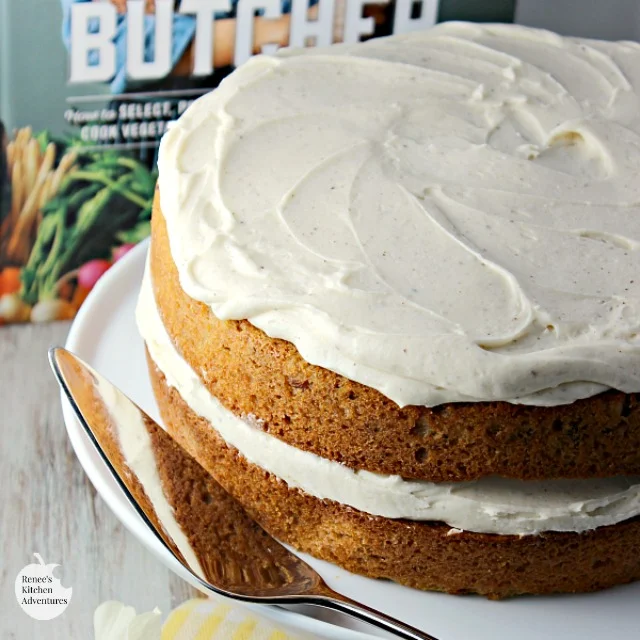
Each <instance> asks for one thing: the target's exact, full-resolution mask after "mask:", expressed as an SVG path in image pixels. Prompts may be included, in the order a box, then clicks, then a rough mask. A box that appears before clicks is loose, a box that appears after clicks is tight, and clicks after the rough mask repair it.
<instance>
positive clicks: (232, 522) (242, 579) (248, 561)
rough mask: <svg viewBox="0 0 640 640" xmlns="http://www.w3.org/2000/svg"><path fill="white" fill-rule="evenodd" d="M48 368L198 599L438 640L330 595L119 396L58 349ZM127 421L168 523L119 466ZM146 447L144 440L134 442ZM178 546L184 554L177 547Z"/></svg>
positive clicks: (123, 463)
mask: <svg viewBox="0 0 640 640" xmlns="http://www.w3.org/2000/svg"><path fill="white" fill-rule="evenodd" d="M49 361H50V363H51V367H52V369H53V371H54V373H55V376H56V378H57V380H58V382H59V383H60V386H61V387H62V390H63V391H64V393H65V395H66V397H67V398H68V399H69V402H70V403H71V405H72V407H73V409H74V411H75V413H76V415H77V417H78V419H79V421H80V423H81V424H82V426H83V427H84V429H85V431H86V432H87V434H88V436H89V439H90V441H91V442H92V443H93V445H94V447H95V448H96V450H97V451H98V453H99V454H100V455H101V457H102V459H103V460H104V462H105V464H106V466H107V468H108V469H109V471H110V472H111V473H112V475H113V476H114V478H115V479H116V481H117V482H118V484H119V485H120V487H121V489H122V491H123V492H124V494H125V496H126V497H127V499H128V500H129V502H130V504H131V506H132V507H133V508H134V509H135V510H136V511H137V512H138V514H139V515H140V516H141V518H142V519H143V521H144V522H145V523H146V524H147V526H148V527H149V529H151V531H152V532H153V533H154V534H155V536H156V537H157V538H158V540H159V541H160V542H161V543H162V545H163V546H164V547H165V548H166V549H167V551H169V553H170V554H171V555H172V556H173V557H174V558H175V559H176V560H177V561H178V562H180V564H182V565H183V566H184V568H185V569H186V570H187V571H189V573H190V574H191V575H192V576H193V578H194V580H195V581H196V582H197V583H198V584H199V585H200V587H201V588H202V590H203V591H205V592H210V593H214V594H218V595H222V596H225V597H227V598H233V599H235V600H240V601H244V602H251V603H259V604H269V605H294V604H306V605H316V606H320V607H325V608H327V609H332V610H335V611H339V612H341V613H345V614H348V615H350V616H353V617H355V618H358V619H360V620H363V621H364V622H367V623H369V624H371V625H373V626H376V627H378V628H380V629H384V630H385V631H389V632H391V633H394V634H395V635H397V636H398V637H400V638H406V639H408V640H437V639H436V638H434V636H431V635H429V634H427V633H424V632H423V631H420V630H418V629H415V628H414V627H411V626H409V625H407V624H405V623H403V622H401V621H399V620H395V619H394V618H392V617H390V616H387V615H386V614H384V613H381V612H379V611H376V610H374V609H371V608H370V607H367V606H366V605H363V604H360V603H358V602H355V601H354V600H351V599H350V598H347V597H346V596H343V595H341V594H339V593H337V592H335V591H333V590H332V589H330V588H329V587H328V586H327V585H326V584H325V583H324V581H323V580H322V578H321V577H320V576H319V575H318V573H317V572H316V571H314V570H313V569H312V568H311V567H310V566H309V565H308V564H307V563H305V562H304V561H303V560H301V559H300V558H298V557H297V556H296V555H294V554H293V553H291V552H290V551H288V550H287V549H286V548H285V547H284V546H282V545H281V544H280V543H279V542H277V541H276V540H275V539H274V538H272V537H271V536H270V535H269V534H268V533H267V532H266V531H264V529H262V528H261V527H260V526H259V525H258V524H257V523H256V522H255V521H254V520H253V519H252V518H251V517H250V516H249V515H248V514H247V513H246V512H245V511H244V509H243V508H242V507H241V505H240V504H239V503H238V502H237V501H236V500H235V499H234V498H233V497H232V496H231V495H230V494H228V493H227V492H226V491H225V490H224V489H223V488H222V487H221V486H220V485H219V484H218V483H217V482H216V481H215V480H214V479H213V478H212V477H211V476H210V475H209V474H208V473H207V472H206V471H205V470H204V469H203V468H202V467H200V465H199V464H198V463H197V462H196V461H195V460H194V459H193V458H192V457H191V456H190V455H189V454H188V453H187V452H186V451H185V450H184V449H182V447H181V446H180V445H179V444H178V443H177V442H175V440H173V439H172V438H171V436H169V434H168V433H166V432H165V431H164V430H163V429H162V428H161V427H159V426H158V425H157V424H156V423H155V422H154V421H153V420H152V419H151V418H150V417H149V416H148V415H147V414H146V413H144V412H143V411H142V410H141V409H140V408H139V407H138V406H137V405H136V404H134V403H133V402H132V401H131V400H130V399H129V398H128V397H127V396H126V395H125V394H124V393H123V392H122V391H120V390H119V389H117V388H116V387H115V386H114V385H112V384H111V383H110V382H108V381H107V380H106V379H105V378H103V377H102V376H100V375H99V374H98V373H97V372H95V371H94V370H93V369H92V368H91V367H89V365H87V364H86V363H84V362H83V361H82V360H80V359H79V358H77V357H76V356H74V355H73V354H72V353H70V352H69V351H67V350H65V349H62V348H57V347H54V348H52V349H51V350H50V351H49ZM106 398H109V401H110V403H111V406H112V407H113V406H114V404H113V403H114V401H115V402H117V403H118V406H120V407H124V409H125V411H119V412H118V415H120V416H122V415H127V416H129V419H128V420H127V421H122V422H121V423H116V422H115V420H116V418H115V414H114V413H113V412H112V411H111V410H110V408H109V404H108V403H107V401H106ZM131 418H135V419H136V421H137V424H138V425H140V424H143V425H144V429H146V432H147V434H148V436H149V438H148V443H149V448H150V450H151V452H152V455H153V457H152V458H151V460H152V461H153V465H154V466H155V471H154V472H157V474H158V476H159V477H160V479H161V483H160V484H161V491H162V493H163V495H164V498H165V499H166V502H167V503H168V504H169V505H170V506H171V508H172V513H171V515H170V516H169V518H170V519H171V522H168V517H167V514H164V516H163V515H162V514H159V513H158V511H161V509H156V508H155V507H154V504H153V503H152V499H151V498H150V497H149V495H148V494H147V491H145V489H144V488H143V482H142V480H141V479H140V478H139V477H138V476H137V475H136V473H135V472H134V471H133V469H132V468H131V467H130V466H129V465H128V464H127V462H126V461H125V458H124V454H123V450H122V447H121V442H120V439H119V437H118V433H120V429H127V424H126V423H130V422H131ZM119 419H120V420H121V418H119ZM140 419H141V421H142V422H141V423H140ZM125 422H126V423H125ZM130 427H131V425H130ZM143 435H144V434H143ZM145 440H146V436H145V438H144V439H142V440H141V441H145ZM158 462H161V463H162V462H164V464H158ZM167 463H169V464H168V466H169V467H170V468H171V469H172V475H171V482H166V481H165V479H164V478H163V477H162V473H163V472H166V469H167ZM176 469H177V470H178V471H177V472H176ZM163 470H164V471H163ZM180 474H182V476H180ZM150 493H151V492H150ZM157 504H158V502H157V501H156V505H157ZM194 507H195V508H194ZM195 514H197V515H195ZM176 522H178V524H179V527H180V529H181V533H180V536H182V534H184V536H186V539H187V540H188V546H189V552H188V553H186V552H185V553H184V554H183V553H182V552H181V551H180V549H179V544H177V542H176V540H174V537H172V535H171V534H170V533H168V532H169V531H174V532H175V523H176ZM182 545H183V546H182V549H183V551H185V547H184V540H183V541H182ZM191 552H193V553H191Z"/></svg>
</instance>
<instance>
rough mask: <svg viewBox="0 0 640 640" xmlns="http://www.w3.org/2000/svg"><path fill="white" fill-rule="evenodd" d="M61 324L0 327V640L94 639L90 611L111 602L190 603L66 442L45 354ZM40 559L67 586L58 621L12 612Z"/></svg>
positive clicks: (62, 331) (61, 332)
mask: <svg viewBox="0 0 640 640" xmlns="http://www.w3.org/2000/svg"><path fill="white" fill-rule="evenodd" d="M68 330H69V324H68V323H53V324H47V325H33V326H31V325H22V326H13V327H0V638H1V639H2V640H10V639H15V640H31V639H32V638H47V639H48V640H70V639H71V640H73V639H75V638H79V639H80V638H82V639H85V638H86V639H89V640H90V639H91V638H93V612H94V610H95V608H96V607H97V606H98V605H99V604H100V603H101V602H103V601H105V600H120V601H122V602H125V603H126V604H129V605H132V606H134V607H135V608H136V609H137V610H138V611H139V612H141V611H148V610H151V609H153V607H155V606H157V607H159V608H160V609H161V611H162V612H163V613H166V612H168V611H169V610H170V609H172V608H173V607H175V606H176V605H177V604H179V603H180V602H183V601H184V600H186V599H188V598H190V597H192V596H193V595H195V591H193V590H192V589H191V588H190V587H189V586H188V585H186V584H185V583H184V582H182V581H181V580H180V579H179V578H177V577H175V576H173V575H172V574H171V573H170V572H169V571H168V570H167V569H165V568H164V567H163V566H162V565H161V564H160V563H159V562H157V560H155V559H154V557H153V556H152V555H151V554H150V552H149V551H147V550H146V549H145V548H144V547H142V545H141V544H140V543H139V542H138V541H137V540H136V539H135V538H134V537H133V536H132V535H131V534H129V532H128V531H126V529H125V528H124V527H123V526H122V525H121V524H120V523H119V522H118V521H117V520H116V517H115V516H114V515H113V514H112V513H111V512H110V511H109V510H108V508H107V506H106V505H105V504H104V503H103V502H102V500H101V499H100V498H99V497H98V496H97V495H96V492H95V490H94V489H93V486H92V485H91V483H90V482H89V480H88V479H87V478H86V476H85V475H84V472H83V471H82V468H81V467H80V463H79V462H78V460H77V459H76V456H75V454H74V452H73V450H72V448H71V444H70V443H69V441H68V439H67V434H66V431H65V427H64V423H63V420H62V410H61V408H60V396H59V392H58V387H57V384H56V382H55V381H54V379H53V376H52V374H51V371H50V370H49V365H48V361H47V349H48V347H49V346H51V345H54V344H57V345H61V344H64V342H65V339H66V335H67V331H68ZM34 552H37V553H39V554H40V555H41V556H42V557H43V559H44V560H45V562H46V563H47V564H50V563H55V564H59V565H61V566H60V567H59V568H58V569H56V576H58V577H59V578H60V579H61V581H62V585H63V586H64V587H66V588H68V587H72V588H73V594H72V597H71V604H70V605H69V607H68V608H67V610H66V611H65V612H64V613H63V614H62V615H61V616H60V617H58V618H56V619H54V620H51V621H48V622H39V621H35V620H32V619H31V618H30V617H29V616H27V614H26V613H24V612H23V611H22V609H20V607H19V606H18V603H17V601H16V598H15V594H14V582H15V579H16V576H17V575H18V573H19V572H20V570H21V569H22V568H23V567H24V566H25V565H27V564H31V563H32V562H36V560H35V559H34V558H33V553H34Z"/></svg>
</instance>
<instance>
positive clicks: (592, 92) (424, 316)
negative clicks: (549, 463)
mask: <svg viewBox="0 0 640 640" xmlns="http://www.w3.org/2000/svg"><path fill="white" fill-rule="evenodd" d="M639 89H640V46H639V45H637V44H634V43H607V42H599V41H591V40H577V39H567V38H561V37H559V36H556V35H554V34H551V33H548V32H545V31H538V30H532V29H526V28H523V27H516V26H503V25H489V26H486V25H484V26H479V25H470V24H462V23H446V24H444V25H440V26H439V27H437V28H435V29H433V30H431V31H429V32H424V33H414V34H409V35H403V36H396V37H392V38H386V39H378V40H371V41H369V42H367V43H365V44H359V45H348V46H346V45H339V46H334V47H332V48H328V49H307V50H304V51H283V52H281V53H280V54H279V55H277V56H275V57H257V58H253V59H252V60H251V61H249V62H248V63H247V64H246V65H244V66H243V67H241V68H240V69H238V70H237V71H236V72H235V73H233V74H232V75H231V76H230V77H229V78H228V79H227V80H225V81H224V82H223V84H222V85H221V87H220V88H219V89H217V90H216V91H214V92H213V93H211V94H209V95H207V96H205V97H203V98H201V99H200V100H198V101H197V102H196V103H195V104H194V105H193V106H192V107H191V108H190V109H189V110H188V111H187V113H186V114H185V115H184V116H183V117H182V118H181V119H180V120H179V121H178V123H177V124H176V125H175V126H174V127H173V128H172V129H171V131H170V132H169V133H168V134H167V135H166V136H165V137H164V139H163V143H162V146H161V153H160V160H159V166H160V194H161V203H162V210H163V213H164V216H165V218H166V222H167V226H168V230H169V237H170V242H171V252H172V255H173V259H174V261H175V263H176V265H177V267H178V271H179V274H180V282H181V286H182V287H183V289H184V290H185V292H186V293H187V294H189V295H190V296H191V297H193V298H195V299H197V300H200V301H202V302H205V303H207V304H209V305H210V306H211V309H212V311H213V313H214V314H215V315H216V316H217V317H218V318H220V319H223V320H224V319H244V318H246V319H248V320H249V321H250V322H251V323H252V324H254V325H255V326H256V327H258V328H260V329H262V330H263V331H264V332H265V333H267V334H268V335H269V336H272V337H278V338H283V339H285V340H288V341H290V342H292V343H293V344H294V345H295V346H296V348H297V349H298V351H299V352H300V354H301V355H302V357H303V358H304V359H305V360H307V361H308V362H310V363H312V364H316V365H319V366H322V367H324V368H326V369H330V370H332V371H335V372H336V373H339V374H341V375H343V376H345V377H347V378H350V379H352V380H355V381H357V382H360V383H363V384H365V385H367V386H369V387H373V388H375V389H377V390H378V391H380V392H381V393H383V394H385V395H386V396H388V397H389V398H391V399H392V400H394V401H395V402H396V403H397V404H399V405H407V404H415V405H427V406H433V405H437V404H440V403H443V402H456V401H490V400H506V401H509V402H517V403H527V404H536V405H558V404H565V403H570V402H573V401H574V400H576V399H578V398H581V397H587V396H591V395H595V394H596V393H598V392H600V391H602V390H604V389H606V388H616V389H620V390H622V391H626V392H636V391H640V341H639V339H638V332H639V331H640V276H638V273H640V252H639V251H638V248H639V247H640V180H639V179H638V176H639V175H640V100H639V99H638V91H639Z"/></svg>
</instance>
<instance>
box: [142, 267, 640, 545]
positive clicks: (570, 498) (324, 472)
mask: <svg viewBox="0 0 640 640" xmlns="http://www.w3.org/2000/svg"><path fill="white" fill-rule="evenodd" d="M136 317H137V322H138V328H139V330H140V333H141V334H142V337H143V338H144V340H145V342H146V345H147V348H148V349H149V353H150V355H151V358H152V359H153V361H154V362H155V363H156V365H157V366H158V368H159V369H160V371H162V373H163V374H164V376H165V378H166V380H167V383H168V384H169V385H171V386H173V387H175V389H176V390H177V391H178V393H179V394H180V395H181V397H182V398H183V400H184V401H185V402H186V403H187V404H188V405H189V407H191V409H192V410H193V411H194V412H195V413H197V414H198V415H200V416H202V417H203V418H205V419H206V420H208V421H209V422H210V423H211V424H212V426H213V428H215V429H216V431H217V432H218V433H219V434H220V436H222V438H223V439H224V440H225V441H226V442H227V443H228V444H229V445H231V446H233V447H235V448H236V449H237V450H238V451H239V452H240V453H241V454H242V455H243V456H244V457H245V458H246V459H247V460H248V461H249V462H252V463H254V464H256V465H258V466H260V467H262V468H263V469H265V470H266V471H268V472H269V473H271V474H273V475H275V476H277V477H278V478H280V479H281V480H284V481H285V482H286V483H287V484H288V485H289V486H290V487H293V488H298V489H301V490H302V491H304V492H305V493H307V494H309V495H312V496H315V497H316V498H320V499H328V500H334V501H336V502H340V503H342V504H345V505H348V506H350V507H353V508H355V509H358V510H360V511H364V512H366V513H370V514H373V515H379V516H384V517H387V518H407V519H410V520H435V521H443V522H446V523H447V524H449V525H450V526H451V527H453V530H452V532H451V531H450V532H449V533H450V534H452V535H453V534H455V533H456V529H460V530H468V531H477V532H483V533H499V534H519V535H526V534H536V533H539V532H541V531H551V530H553V531H586V530H589V529H594V528H596V527H599V526H604V525H610V524H614V523H616V522H621V521H622V520H626V519H628V518H632V517H634V516H636V515H639V514H640V478H639V477H627V478H610V479H605V480H556V481H542V482H524V481H518V480H506V479H502V478H486V479H482V480H477V481H474V482H457V483H438V484H435V483H432V482H424V481H409V480H403V479H402V478H401V477H399V476H389V475H380V474H375V473H370V472H368V471H353V470H351V469H349V468H348V467H346V466H344V465H342V464H340V463H338V462H334V461H331V460H327V459H325V458H321V457H319V456H317V455H315V454H313V453H309V452H307V451H302V450H300V449H297V448H295V447H292V446H291V445H289V444H286V443H285V442H282V441H281V440H278V439H277V438H276V437H274V436H272V435H269V434H268V433H265V432H264V431H262V430H260V428H259V425H258V421H257V420H256V419H255V418H253V417H250V416H249V417H245V419H242V418H239V417H237V416H236V415H234V414H233V413H232V412H230V411H228V410H227V409H226V408H225V407H223V405H222V404H221V403H220V402H219V401H218V400H217V399H216V398H215V397H214V396H213V395H211V393H210V392H209V391H208V389H207V388H206V387H205V386H204V384H203V383H202V381H201V380H200V378H199V377H198V375H197V374H196V373H195V372H194V371H193V369H192V368H191V367H190V366H189V364H188V363H187V362H186V361H185V360H184V359H183V358H182V356H181V355H180V354H179V353H178V351H177V350H176V348H175V347H174V345H173V343H172V342H171V339H170V337H169V335H168V334H167V332H166V330H165V328H164V325H163V323H162V319H161V318H160V315H159V312H158V308H157V306H156V304H155V300H154V297H153V289H152V286H151V281H150V276H149V273H148V269H147V273H146V274H145V279H144V282H143V285H142V290H141V293H140V299H139V301H138V307H137V313H136Z"/></svg>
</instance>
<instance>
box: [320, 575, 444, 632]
mask: <svg viewBox="0 0 640 640" xmlns="http://www.w3.org/2000/svg"><path fill="white" fill-rule="evenodd" d="M308 604H311V605H316V606H321V607H324V608H327V609H332V610H333V611H339V612H340V613H344V614H346V615H349V616H352V617H353V618H357V619H358V620H362V621H363V622H366V623H367V624H370V625H373V626H374V627H378V628H379V629H383V630H384V631H388V632H390V633H393V634H394V635H396V636H398V637H399V638H405V639H406V640H438V638H436V637H435V636H432V635H429V634H428V633H425V632H424V631H420V630H419V629H416V628H415V627H412V626H411V625H408V624H406V623H404V622H401V621H400V620H397V619H396V618H392V617H391V616H388V615H386V614H385V613H382V612H381V611H377V610H376V609H372V608H371V607H368V606H367V605H365V604H362V603H360V602H356V601H355V600H351V598H348V597H347V596H343V595H342V594H341V593H338V592H336V591H333V589H330V588H329V587H328V586H327V585H326V584H324V583H322V584H319V585H318V586H317V587H316V588H315V589H314V594H313V595H311V594H310V597H309V601H308Z"/></svg>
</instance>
